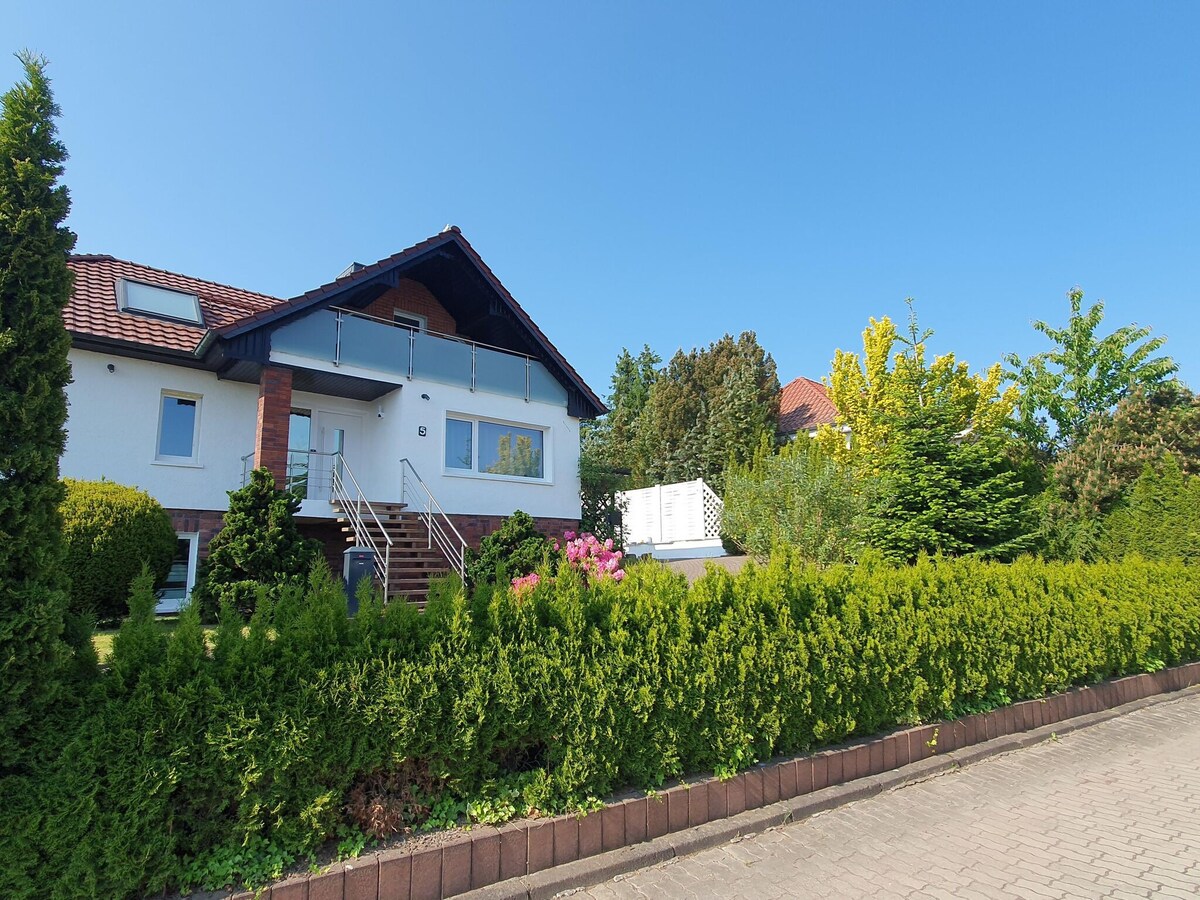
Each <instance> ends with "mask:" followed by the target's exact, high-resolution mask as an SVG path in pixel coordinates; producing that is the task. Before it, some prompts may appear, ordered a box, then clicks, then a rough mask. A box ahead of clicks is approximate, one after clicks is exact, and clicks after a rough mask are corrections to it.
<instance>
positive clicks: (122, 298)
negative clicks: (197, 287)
mask: <svg viewBox="0 0 1200 900" xmlns="http://www.w3.org/2000/svg"><path fill="white" fill-rule="evenodd" d="M117 297H118V300H119V306H120V308H121V309H123V310H125V312H133V313H145V314H146V315H150V316H158V317H160V318H163V319H174V320H175V321H178V322H192V323H195V324H196V325H202V324H204V318H203V316H202V315H201V313H200V298H199V297H197V296H196V295H195V294H188V293H186V292H184V291H173V290H170V289H169V288H161V287H154V286H153V285H150V284H142V283H140V282H137V281H129V280H128V279H122V280H121V286H120V290H119V291H118V292H117Z"/></svg>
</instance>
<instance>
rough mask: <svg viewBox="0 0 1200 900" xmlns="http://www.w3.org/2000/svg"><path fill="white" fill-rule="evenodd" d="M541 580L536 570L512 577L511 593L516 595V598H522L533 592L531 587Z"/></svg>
mask: <svg viewBox="0 0 1200 900" xmlns="http://www.w3.org/2000/svg"><path fill="white" fill-rule="evenodd" d="M541 580H542V576H540V575H538V573H537V572H530V573H529V574H528V575H524V576H522V577H520V578H514V579H513V580H512V589H513V594H515V595H516V597H517V599H518V600H523V599H525V598H526V597H527V596H529V594H531V593H532V592H533V589H534V588H535V587H537V586H538V583H539V582H540V581H541Z"/></svg>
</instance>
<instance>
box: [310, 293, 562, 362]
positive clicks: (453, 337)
mask: <svg viewBox="0 0 1200 900" xmlns="http://www.w3.org/2000/svg"><path fill="white" fill-rule="evenodd" d="M329 311H330V312H335V313H338V314H340V315H345V316H353V317H354V318H356V319H366V320H367V321H368V322H379V323H380V324H381V325H387V326H388V327H389V328H402V329H404V330H405V331H413V332H416V331H417V329H414V328H411V327H410V326H408V325H405V324H403V323H401V322H392V321H389V320H388V319H382V318H380V317H379V316H371V315H367V314H366V313H364V312H359V311H358V310H354V309H346V308H345V307H344V306H331V307H329ZM420 333H421V334H428V335H430V336H431V337H436V338H442V339H443V340H447V341H456V342H457V343H459V344H466V345H467V346H469V347H482V348H483V349H485V350H495V351H496V352H498V353H507V354H508V355H509V356H518V357H520V358H521V359H526V360H530V361H532V362H538V358H537V357H536V356H530V355H529V354H528V353H521V352H520V351H518V350H509V349H508V348H507V347H497V346H496V345H495V344H485V343H484V342H483V341H473V340H471V339H470V338H465V337H463V336H462V335H459V334H447V333H446V332H444V331H433V330H432V329H429V328H422V329H420Z"/></svg>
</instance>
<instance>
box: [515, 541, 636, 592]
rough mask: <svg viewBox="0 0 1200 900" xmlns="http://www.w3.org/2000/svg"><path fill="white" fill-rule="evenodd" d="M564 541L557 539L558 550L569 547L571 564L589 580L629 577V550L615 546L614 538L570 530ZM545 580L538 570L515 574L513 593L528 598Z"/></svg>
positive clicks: (612, 579) (568, 562)
mask: <svg viewBox="0 0 1200 900" xmlns="http://www.w3.org/2000/svg"><path fill="white" fill-rule="evenodd" d="M563 542H564V543H560V542H559V541H554V544H553V546H554V552H555V553H563V552H564V551H565V554H566V560H567V564H568V565H569V566H571V568H573V569H576V570H577V571H580V572H582V573H583V574H584V577H586V578H587V580H588V582H589V583H591V584H595V583H596V582H599V581H607V580H611V581H614V582H621V581H623V580H624V579H625V570H624V569H622V568H621V559H622V557H623V556H624V555H625V554H624V553H622V552H621V551H620V550H614V549H613V542H612V538H609V539H608V540H605V541H600V540H599V539H598V538H597V537H596V536H595V535H592V534H588V533H587V532H584V533H583V534H580V535H576V534H575V532H573V531H568V532H566V533H564V534H563ZM541 582H542V578H541V576H540V575H538V573H537V572H531V573H530V574H528V575H522V576H521V577H519V578H514V579H513V580H512V590H513V594H514V595H515V596H516V597H517V599H518V600H524V599H526V598H527V597H528V596H529V595H530V594H531V593H533V589H534V588H535V587H537V586H538V585H539V584H541Z"/></svg>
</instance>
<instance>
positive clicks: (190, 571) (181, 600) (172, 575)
mask: <svg viewBox="0 0 1200 900" xmlns="http://www.w3.org/2000/svg"><path fill="white" fill-rule="evenodd" d="M175 537H176V542H175V558H174V559H173V560H172V561H171V571H170V572H168V573H167V580H166V581H165V582H163V586H162V587H161V588H159V589H158V606H156V607H155V609H154V611H155V612H156V613H158V614H159V615H162V614H164V613H177V612H179V610H180V609H182V608H183V605H184V604H185V603H187V601H188V598H190V597H191V594H192V588H193V587H195V586H196V561H197V557H198V556H199V550H200V535H199V534H198V533H196V532H194V531H193V532H185V533H182V534H176V535H175Z"/></svg>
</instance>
